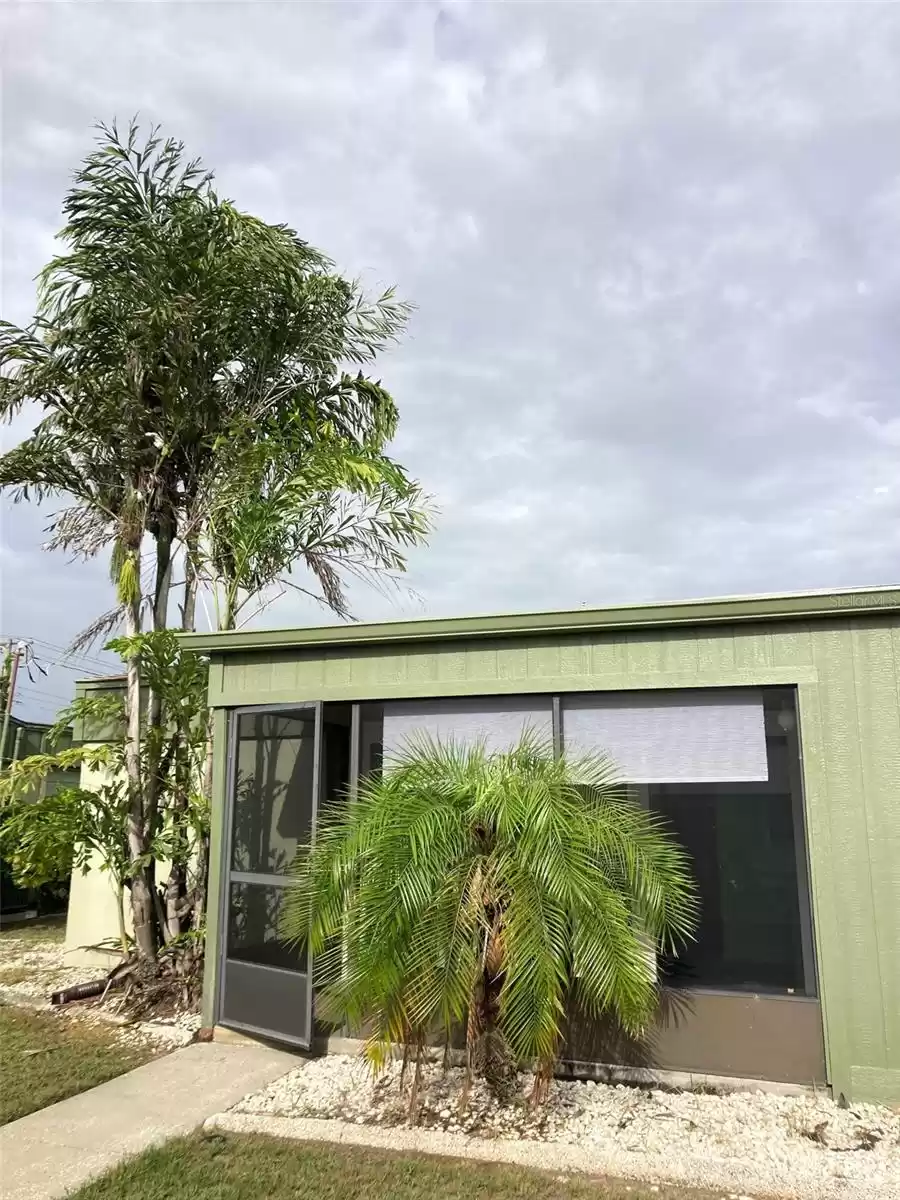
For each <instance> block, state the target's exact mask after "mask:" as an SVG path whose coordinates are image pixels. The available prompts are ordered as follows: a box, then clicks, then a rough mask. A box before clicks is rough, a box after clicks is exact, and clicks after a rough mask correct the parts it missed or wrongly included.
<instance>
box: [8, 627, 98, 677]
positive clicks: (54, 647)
mask: <svg viewBox="0 0 900 1200" xmlns="http://www.w3.org/2000/svg"><path fill="white" fill-rule="evenodd" d="M2 636H3V637H9V638H11V640H12V641H22V642H29V643H31V644H33V645H36V646H43V647H45V648H46V649H47V650H50V651H52V652H53V653H54V654H59V655H61V656H62V658H61V659H60V660H59V661H57V662H55V663H53V664H52V665H53V666H58V667H64V668H66V669H68V670H76V671H77V670H80V669H81V668H80V667H79V666H78V665H77V663H76V660H80V661H81V662H83V663H84V664H85V665H86V666H91V667H94V668H95V669H97V670H99V671H102V672H103V673H104V674H108V673H109V669H110V667H111V666H112V664H111V663H109V662H104V661H103V659H101V658H98V657H97V656H96V655H93V654H87V653H85V652H83V651H81V650H75V651H72V652H69V651H68V650H67V649H66V647H65V646H60V645H59V643H58V642H48V641H47V640H46V639H45V638H36V637H31V638H29V637H20V636H17V635H15V634H4V635H2ZM65 659H69V660H70V661H69V662H65V661H64V660H65Z"/></svg>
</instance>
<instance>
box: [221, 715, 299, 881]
mask: <svg viewBox="0 0 900 1200" xmlns="http://www.w3.org/2000/svg"><path fill="white" fill-rule="evenodd" d="M315 733H316V721H315V712H314V711H313V710H312V709H309V710H302V709H300V710H296V711H294V712H284V713H244V714H242V715H241V717H240V718H239V722H238V734H237V757H236V763H235V772H236V777H235V793H234V822H233V839H232V848H231V868H232V870H234V871H247V872H252V873H255V874H261V875H281V874H284V873H285V872H286V871H288V870H289V869H290V867H291V864H292V862H293V860H294V856H295V855H296V852H297V847H298V845H301V844H303V843H305V842H306V841H307V840H308V839H309V833H310V828H311V822H312V806H313V791H314V782H315V781H314V778H313V767H314V761H315Z"/></svg>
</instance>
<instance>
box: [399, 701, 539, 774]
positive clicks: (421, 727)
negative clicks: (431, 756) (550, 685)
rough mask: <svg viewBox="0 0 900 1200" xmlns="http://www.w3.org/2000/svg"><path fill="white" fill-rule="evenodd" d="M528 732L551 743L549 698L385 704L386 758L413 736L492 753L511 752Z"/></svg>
mask: <svg viewBox="0 0 900 1200" xmlns="http://www.w3.org/2000/svg"><path fill="white" fill-rule="evenodd" d="M526 729H529V730H532V731H533V732H534V733H535V734H536V736H538V737H541V738H545V739H546V740H547V741H549V740H550V739H551V737H552V735H553V716H552V708H551V701H550V697H549V696H493V697H483V696H482V697H477V698H472V699H470V698H467V697H466V698H456V699H452V700H451V699H441V700H398V701H393V702H388V703H386V704H385V705H384V758H385V761H386V762H387V760H389V759H390V758H391V757H392V756H393V757H396V755H397V753H398V752H399V751H400V750H401V749H402V748H403V746H404V745H405V744H406V743H407V742H408V741H409V739H410V738H411V737H415V736H419V737H421V736H427V737H430V738H431V739H432V741H435V742H442V743H444V744H446V743H448V742H450V741H451V740H452V741H453V742H455V743H456V744H457V745H460V744H472V743H474V742H477V741H482V742H483V743H484V744H485V748H486V749H487V751H488V753H489V754H493V753H497V752H498V751H503V750H509V749H511V748H512V747H513V746H514V745H515V744H516V743H517V742H518V741H519V739H520V738H521V737H522V734H523V733H524V732H525V730H526Z"/></svg>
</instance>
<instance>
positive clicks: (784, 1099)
mask: <svg viewBox="0 0 900 1200" xmlns="http://www.w3.org/2000/svg"><path fill="white" fill-rule="evenodd" d="M400 1073H401V1066H400V1064H399V1063H396V1062H395V1063H391V1064H390V1065H389V1066H388V1068H387V1069H386V1070H385V1071H384V1072H383V1073H382V1074H381V1075H379V1076H378V1077H377V1078H375V1079H373V1077H372V1075H371V1073H370V1070H369V1067H368V1065H367V1064H366V1062H365V1061H364V1060H362V1059H360V1058H354V1057H350V1056H346V1055H333V1056H330V1057H326V1058H319V1059H312V1060H310V1061H309V1062H307V1063H305V1064H304V1065H303V1066H302V1067H299V1068H298V1069H296V1070H294V1071H291V1072H289V1073H288V1074H287V1075H285V1076H283V1077H282V1078H281V1079H278V1080H276V1082H275V1083H273V1084H271V1085H270V1086H269V1087H267V1088H265V1089H264V1090H263V1091H261V1092H257V1093H255V1094H253V1095H249V1096H246V1097H245V1098H244V1099H243V1100H241V1101H240V1102H239V1103H238V1104H237V1105H236V1106H235V1107H234V1108H233V1109H232V1110H231V1112H230V1114H229V1119H231V1120H234V1119H237V1118H238V1117H240V1118H244V1117H246V1118H247V1119H248V1120H251V1121H252V1120H255V1119H257V1118H259V1119H262V1118H266V1119H268V1118H272V1119H274V1120H276V1122H277V1124H278V1125H279V1128H281V1127H282V1126H285V1125H286V1126H288V1127H290V1125H291V1122H292V1121H294V1122H299V1123H300V1124H301V1125H302V1124H308V1123H309V1121H310V1120H312V1121H313V1123H314V1124H315V1125H316V1126H317V1127H318V1126H319V1125H320V1124H321V1122H322V1119H323V1118H324V1119H326V1120H330V1121H333V1122H336V1123H340V1124H341V1127H342V1128H348V1127H354V1128H358V1127H365V1128H366V1129H368V1130H369V1131H371V1130H372V1129H373V1128H378V1127H382V1128H383V1127H388V1128H390V1129H392V1130H394V1131H395V1133H399V1130H400V1128H401V1127H407V1128H408V1126H409V1114H408V1107H409V1094H408V1093H409V1084H410V1082H411V1074H412V1072H411V1070H410V1071H408V1072H407V1079H406V1092H405V1093H401V1090H400ZM423 1074H424V1078H423V1082H422V1088H421V1091H420V1109H419V1120H418V1125H417V1127H416V1128H415V1129H410V1130H409V1133H410V1135H415V1138H414V1140H416V1142H417V1146H416V1148H418V1149H425V1150H427V1149H429V1148H434V1150H435V1152H436V1153H441V1152H442V1151H441V1150H440V1148H439V1146H438V1145H435V1146H434V1147H432V1146H431V1142H430V1141H429V1139H432V1140H433V1139H435V1138H437V1141H438V1142H441V1141H442V1139H444V1138H446V1137H450V1138H451V1139H452V1140H453V1141H454V1143H461V1145H462V1147H463V1148H462V1149H459V1148H457V1149H454V1150H450V1151H446V1152H448V1153H463V1154H466V1155H468V1154H469V1153H470V1150H469V1149H466V1148H465V1147H467V1146H468V1147H469V1148H471V1145H473V1144H474V1143H475V1142H478V1144H479V1145H482V1144H483V1145H489V1144H491V1143H494V1144H495V1145H496V1147H497V1150H498V1157H500V1158H504V1159H505V1160H506V1161H511V1160H510V1159H509V1157H508V1155H507V1153H506V1150H507V1149H508V1147H507V1143H510V1142H515V1143H519V1144H523V1143H531V1144H533V1145H534V1155H533V1157H534V1158H535V1162H534V1163H533V1165H537V1166H547V1167H549V1168H550V1169H555V1170H558V1169H572V1170H589V1171H599V1172H605V1173H608V1174H611V1175H623V1176H626V1177H634V1178H642V1179H647V1180H660V1181H663V1180H667V1181H671V1182H681V1183H688V1184H696V1185H698V1186H706V1187H714V1188H722V1189H723V1190H725V1191H726V1192H729V1193H732V1194H735V1195H739V1196H740V1195H745V1194H749V1195H752V1196H783V1197H791V1198H792V1200H900V1114H897V1113H894V1112H891V1110H890V1109H887V1108H882V1107H879V1106H876V1105H869V1104H858V1105H853V1106H852V1107H851V1108H848V1109H842V1108H839V1107H838V1105H837V1104H835V1103H833V1102H832V1101H831V1100H830V1099H828V1098H827V1097H826V1096H824V1095H814V1094H811V1093H810V1094H806V1095H800V1096H782V1095H773V1094H770V1093H767V1092H763V1091H755V1092H732V1093H729V1094H726V1095H714V1094H708V1093H699V1092H675V1091H665V1090H661V1089H659V1088H654V1089H652V1090H649V1089H640V1088H635V1087H626V1086H623V1085H621V1084H619V1085H607V1084H602V1083H594V1082H593V1081H591V1082H587V1083H582V1082H576V1081H558V1082H556V1083H555V1084H554V1086H553V1090H552V1092H551V1095H550V1098H549V1100H548V1102H547V1104H546V1105H545V1106H544V1107H543V1108H540V1109H538V1110H536V1111H534V1110H532V1109H531V1108H530V1107H529V1105H528V1102H527V1093H528V1090H529V1088H530V1086H531V1079H530V1077H529V1076H526V1075H523V1076H522V1077H521V1078H520V1081H519V1083H520V1086H519V1089H518V1091H517V1093H516V1094H515V1095H514V1096H513V1098H512V1099H511V1100H510V1102H509V1103H507V1104H502V1105H500V1104H497V1103H496V1102H495V1101H494V1099H493V1098H492V1097H491V1096H490V1094H489V1093H488V1091H487V1089H486V1088H485V1086H484V1085H483V1084H482V1083H480V1082H478V1081H476V1082H475V1083H474V1084H473V1086H472V1089H471V1092H470V1095H469V1101H468V1104H467V1106H466V1107H465V1109H464V1110H463V1111H461V1109H460V1095H461V1087H462V1081H463V1074H462V1072H461V1071H460V1070H457V1069H451V1070H449V1071H447V1072H446V1073H444V1072H443V1071H442V1069H441V1067H440V1066H439V1065H437V1064H428V1065H427V1066H426V1067H425V1068H424V1072H423ZM287 1136H289V1133H288V1134H287ZM305 1136H310V1135H305ZM422 1139H424V1142H423V1144H418V1143H419V1142H421V1141H422ZM501 1151H502V1153H501ZM573 1155H574V1157H573ZM515 1161H518V1159H516V1160H515Z"/></svg>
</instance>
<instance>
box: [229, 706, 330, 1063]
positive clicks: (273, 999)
mask: <svg viewBox="0 0 900 1200" xmlns="http://www.w3.org/2000/svg"><path fill="white" fill-rule="evenodd" d="M321 774H322V705H321V704H307V705H291V706H289V707H284V708H279V709H245V710H236V711H235V712H234V713H233V714H232V717H231V742H230V759H229V792H230V813H229V822H230V832H231V839H230V849H229V853H228V862H227V870H226V873H225V879H226V886H225V897H224V909H225V911H224V914H223V915H224V918H225V919H224V922H223V929H224V937H223V950H222V953H223V959H224V961H223V963H222V971H221V981H222V982H221V991H220V994H219V1013H220V1016H219V1020H220V1021H221V1023H222V1024H223V1025H227V1026H230V1027H231V1028H234V1029H241V1030H246V1031H247V1032H250V1033H256V1034H261V1035H265V1036H269V1037H273V1038H277V1039H278V1040H279V1041H285V1042H293V1043H295V1044H297V1045H300V1046H305V1047H308V1046H309V1043H310V1037H311V1033H312V980H311V978H310V976H311V971H310V962H309V954H308V952H307V949H306V947H305V946H302V947H296V946H287V945H285V943H284V942H283V941H282V939H281V937H280V936H279V920H280V916H281V909H282V904H283V901H284V897H285V894H286V892H285V889H286V887H287V885H288V884H289V883H290V874H289V872H290V869H291V864H292V863H293V861H294V856H295V854H296V852H297V848H298V847H299V846H302V845H303V844H305V843H306V842H308V841H309V839H310V837H311V835H312V833H313V831H314V829H315V823H316V811H317V807H318V803H319V791H320V786H321V782H320V780H321Z"/></svg>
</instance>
